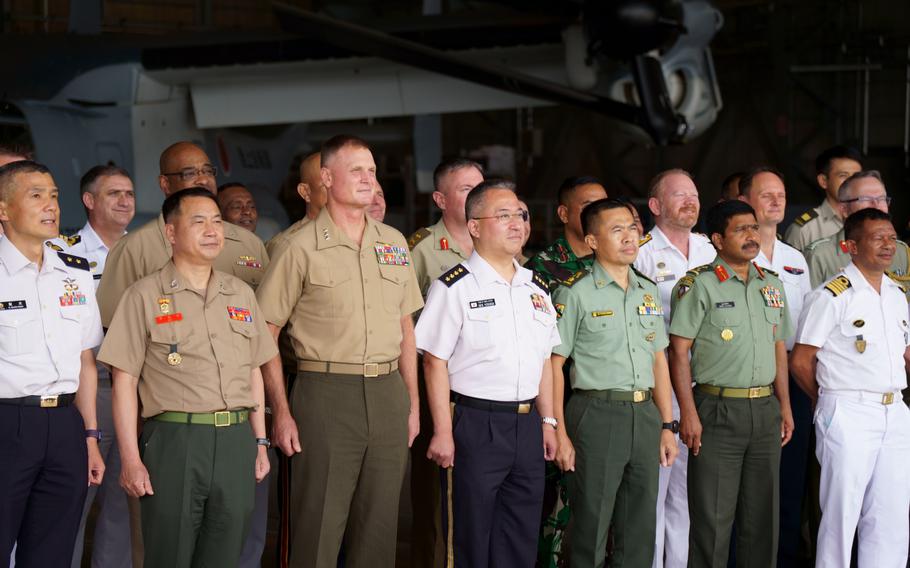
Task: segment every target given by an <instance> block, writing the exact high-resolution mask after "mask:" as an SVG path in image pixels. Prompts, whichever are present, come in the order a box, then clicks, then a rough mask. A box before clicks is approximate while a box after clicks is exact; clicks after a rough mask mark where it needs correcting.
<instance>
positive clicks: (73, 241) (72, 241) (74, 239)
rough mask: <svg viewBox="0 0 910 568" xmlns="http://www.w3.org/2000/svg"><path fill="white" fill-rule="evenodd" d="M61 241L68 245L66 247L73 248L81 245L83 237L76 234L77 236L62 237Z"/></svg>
mask: <svg viewBox="0 0 910 568" xmlns="http://www.w3.org/2000/svg"><path fill="white" fill-rule="evenodd" d="M60 240H61V241H63V242H65V243H66V246H68V247H73V246H76V245H77V244H79V243H80V242H81V241H82V235H80V234H79V233H76V234H75V235H70V236H68V237H67V236H64V235H60Z"/></svg>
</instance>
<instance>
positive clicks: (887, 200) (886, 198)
mask: <svg viewBox="0 0 910 568" xmlns="http://www.w3.org/2000/svg"><path fill="white" fill-rule="evenodd" d="M840 202H841V203H862V204H863V205H875V204H877V203H884V204H885V205H891V196H890V195H883V196H881V197H867V196H862V197H854V198H853V199H841V200H840Z"/></svg>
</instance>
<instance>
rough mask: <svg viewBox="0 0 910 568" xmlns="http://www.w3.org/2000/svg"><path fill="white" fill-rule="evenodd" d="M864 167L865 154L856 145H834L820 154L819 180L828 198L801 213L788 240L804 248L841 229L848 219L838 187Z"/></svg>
mask: <svg viewBox="0 0 910 568" xmlns="http://www.w3.org/2000/svg"><path fill="white" fill-rule="evenodd" d="M862 169H863V165H862V156H860V154H859V152H857V151H856V150H855V149H853V148H848V147H846V146H833V147H831V148H828V149H827V150H825V151H824V152H822V153H821V154H819V156H818V157H817V158H816V159H815V181H816V183H818V186H819V187H820V188H821V189H822V191H823V192H824V193H825V200H824V201H822V203H821V205H819V206H818V207H816V208H814V209H810V210H808V211H806V212H805V213H803V214H802V215H799V216H798V217H797V218H796V219H795V220H794V221H793V224H791V225H790V227H789V228H788V229H787V233H786V235H785V237H784V240H785V241H787V242H788V243H790V245H792V246H793V247H794V248H796V249H797V250H800V251H802V250H803V249H805V248H806V247H807V246H809V244H810V243H812V242H814V241H817V240H818V239H821V238H824V237H827V236H830V235H833V234H834V233H836V232H837V231H838V230H840V228H841V227H843V226H844V221H843V216H842V213H841V211H840V208H839V207H838V199H837V190H838V189H839V188H840V186H841V184H842V183H844V180H846V179H847V178H848V177H850V176H851V175H853V174H855V173H856V172H858V171H860V170H862Z"/></svg>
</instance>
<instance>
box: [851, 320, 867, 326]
mask: <svg viewBox="0 0 910 568" xmlns="http://www.w3.org/2000/svg"><path fill="white" fill-rule="evenodd" d="M864 325H866V322H864V321H863V320H856V321H854V322H853V327H863V326H864Z"/></svg>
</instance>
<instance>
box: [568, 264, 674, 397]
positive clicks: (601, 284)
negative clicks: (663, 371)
mask: <svg viewBox="0 0 910 568" xmlns="http://www.w3.org/2000/svg"><path fill="white" fill-rule="evenodd" d="M553 302H554V305H555V306H556V308H557V310H559V311H560V312H562V316H560V318H559V322H558V324H557V328H558V329H559V337H560V339H561V340H562V343H561V344H560V345H559V346H557V347H556V348H555V349H553V353H556V354H557V355H562V356H563V357H571V358H572V359H573V360H574V361H575V372H574V373H572V377H571V381H572V387H573V388H576V389H585V390H605V389H619V390H635V389H650V388H652V387H653V386H654V353H655V352H657V351H659V350H663V349H665V348H666V347H667V344H668V341H667V333H666V329H665V327H664V322H663V317H662V316H663V309H662V308H661V304H660V297H659V296H658V295H657V286H655V285H654V283H652V282H650V281H648V280H646V279H645V278H642V277H641V276H639V275H637V274H636V273H635V271H634V270H632V269H629V284H628V287H627V289H626V290H623V289H622V287H620V286H619V284H617V283H616V281H615V280H613V277H612V276H610V274H609V273H608V272H607V271H606V270H604V268H603V266H601V265H600V263H599V262H597V261H594V266H593V268H592V271H591V273H590V274H588V275H587V276H584V277H582V278H581V279H579V280H577V281H575V282H574V283H573V284H572V285H571V286H560V287H559V288H557V289H556V292H554V293H553ZM604 369H609V370H610V372H609V373H605V372H604Z"/></svg>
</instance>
